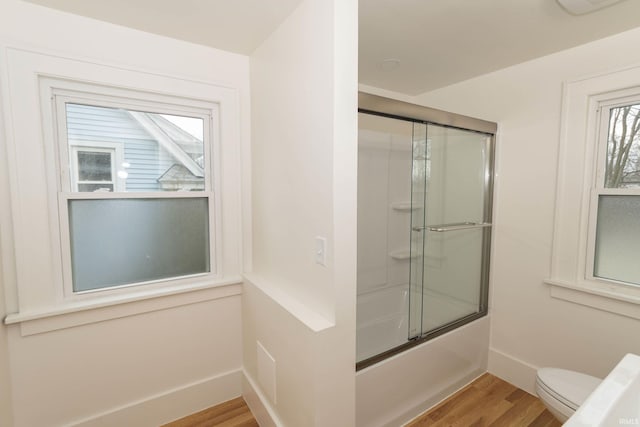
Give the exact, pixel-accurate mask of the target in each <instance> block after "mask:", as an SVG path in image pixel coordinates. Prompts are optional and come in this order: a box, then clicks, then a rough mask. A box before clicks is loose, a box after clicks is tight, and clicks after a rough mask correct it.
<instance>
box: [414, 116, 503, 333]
mask: <svg viewBox="0 0 640 427" xmlns="http://www.w3.org/2000/svg"><path fill="white" fill-rule="evenodd" d="M415 126H416V127H415V128H414V129H417V128H418V126H424V128H420V129H424V130H418V131H415V130H414V146H413V168H414V170H413V175H412V202H415V203H416V206H414V207H413V209H412V219H411V250H412V254H411V264H412V265H411V280H410V288H411V301H412V302H411V314H410V328H409V329H410V330H409V338H417V337H421V336H426V335H430V334H437V333H439V332H446V331H447V330H449V329H450V327H454V326H456V325H458V324H459V323H461V322H465V321H468V320H471V319H474V318H475V317H479V316H480V315H482V314H483V313H485V312H486V305H487V302H486V301H487V295H486V293H487V282H488V260H489V244H490V242H489V239H490V229H491V224H490V221H491V163H492V159H491V152H492V151H491V135H487V134H483V133H478V132H473V131H468V130H462V129H456V128H451V127H445V126H439V125H434V124H428V125H421V124H416V125H415ZM418 313H420V315H418Z"/></svg>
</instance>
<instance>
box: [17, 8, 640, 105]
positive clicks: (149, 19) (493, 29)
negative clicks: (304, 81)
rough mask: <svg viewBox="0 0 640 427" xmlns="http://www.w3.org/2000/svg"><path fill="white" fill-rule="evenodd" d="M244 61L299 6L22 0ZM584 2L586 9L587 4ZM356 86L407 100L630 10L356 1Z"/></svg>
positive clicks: (582, 34) (546, 49)
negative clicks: (575, 11)
mask: <svg viewBox="0 0 640 427" xmlns="http://www.w3.org/2000/svg"><path fill="white" fill-rule="evenodd" d="M28 1H30V2H31V3H37V4H41V5H44V6H48V7H52V8H56V9H60V10H63V11H67V12H71V13H75V14H79V15H84V16H89V17H92V18H96V19H100V20H103V21H108V22H112V23H116V24H120V25H123V26H128V27H132V28H136V29H139V30H143V31H147V32H151V33H156V34H161V35H165V36H169V37H173V38H177V39H182V40H186V41H190V42H194V43H199V44H203V45H208V46H212V47H216V48H219V49H223V50H228V51H231V52H237V53H240V54H245V55H248V54H250V53H251V52H253V50H254V49H255V48H256V47H257V46H259V44H260V42H261V41H262V40H264V39H265V38H266V37H267V36H268V35H269V34H270V33H271V32H272V31H273V30H274V29H275V28H277V26H278V25H279V24H280V23H281V22H282V21H283V20H284V19H285V18H286V17H287V16H288V15H289V14H290V13H291V12H292V11H293V10H294V9H295V7H296V6H297V5H298V4H299V3H300V1H301V0H269V1H265V0H180V1H175V0H109V1H104V0H82V1H78V0H28ZM592 1H593V0H592ZM359 3H360V6H359V7H360V14H359V15H360V22H359V33H360V41H359V79H360V83H361V84H364V85H369V86H375V87H379V88H382V89H387V90H391V91H396V92H401V93H405V94H408V95H417V94H420V93H424V92H427V91H429V90H433V89H436V88H439V87H444V86H447V85H450V84H453V83H456V82H459V81H462V80H466V79H469V78H471V77H475V76H478V75H481V74H485V73H488V72H491V71H495V70H498V69H500V68H504V67H508V66H510V65H514V64H517V63H520V62H524V61H527V60H530V59H533V58H536V57H540V56H543V55H547V54H550V53H553V52H557V51H560V50H563V49H567V48H570V47H573V46H577V45H580V44H583V43H587V42H589V41H592V40H596V39H599V38H603V37H606V36H609V35H612V34H615V33H618V32H622V31H625V30H628V29H631V28H635V27H638V26H640V19H639V18H638V17H640V0H626V1H622V2H621V3H618V4H616V5H613V6H610V7H607V8H604V9H601V10H598V11H596V12H592V13H590V14H586V15H580V16H574V15H571V14H569V13H567V12H565V10H564V9H562V8H561V7H560V6H559V5H558V4H557V3H556V1H555V0H360V1H359Z"/></svg>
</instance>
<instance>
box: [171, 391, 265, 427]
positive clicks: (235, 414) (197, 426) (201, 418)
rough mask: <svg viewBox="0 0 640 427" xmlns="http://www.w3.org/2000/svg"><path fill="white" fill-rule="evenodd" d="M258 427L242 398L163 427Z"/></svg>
mask: <svg viewBox="0 0 640 427" xmlns="http://www.w3.org/2000/svg"><path fill="white" fill-rule="evenodd" d="M213 426H220V427H258V422H257V421H256V419H255V418H253V415H252V414H251V411H250V410H249V407H248V406H247V403H246V402H245V401H244V399H243V398H242V397H238V398H235V399H233V400H229V401H228V402H224V403H221V404H219V405H216V406H214V407H212V408H209V409H205V410H204V411H200V412H196V413H195V414H192V415H189V416H188V417H185V418H181V419H179V420H177V421H173V422H171V423H169V424H165V425H164V426H163V427H213Z"/></svg>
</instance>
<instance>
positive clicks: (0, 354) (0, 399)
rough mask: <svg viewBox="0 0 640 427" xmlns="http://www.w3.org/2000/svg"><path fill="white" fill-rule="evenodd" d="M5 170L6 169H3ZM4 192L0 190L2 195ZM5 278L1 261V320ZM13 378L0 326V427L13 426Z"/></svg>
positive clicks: (3, 310)
mask: <svg viewBox="0 0 640 427" xmlns="http://www.w3.org/2000/svg"><path fill="white" fill-rule="evenodd" d="M0 128H1V126H0ZM2 169H3V170H5V168H4V167H3V168H2ZM1 193H2V190H0V194H1ZM3 279H4V276H3V269H2V261H0V318H4V316H5V315H6V313H5V311H6V310H5V308H4V307H5V305H4V286H3V284H4V283H3V282H4V280H3ZM11 402H12V396H11V376H10V364H9V343H8V340H7V327H6V326H5V325H4V324H0V426H10V425H12V424H13V409H12V407H11Z"/></svg>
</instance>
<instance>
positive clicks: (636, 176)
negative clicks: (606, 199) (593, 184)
mask: <svg viewBox="0 0 640 427" xmlns="http://www.w3.org/2000/svg"><path fill="white" fill-rule="evenodd" d="M605 187H606V188H629V187H640V104H633V105H625V106H623V107H616V108H612V109H611V110H610V116H609V129H608V133H607V165H606V171H605Z"/></svg>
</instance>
